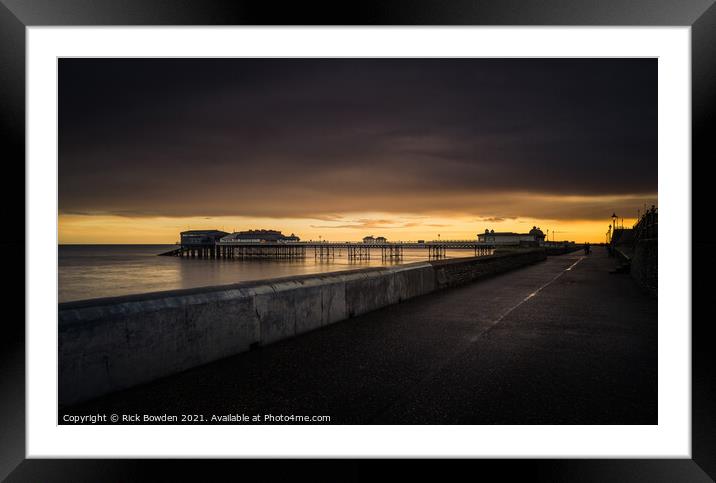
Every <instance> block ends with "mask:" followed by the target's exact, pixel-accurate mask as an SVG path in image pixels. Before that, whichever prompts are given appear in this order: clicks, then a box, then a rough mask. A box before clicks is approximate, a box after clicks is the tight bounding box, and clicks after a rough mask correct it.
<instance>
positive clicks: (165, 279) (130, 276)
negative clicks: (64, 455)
mask: <svg viewBox="0 0 716 483" xmlns="http://www.w3.org/2000/svg"><path fill="white" fill-rule="evenodd" d="M174 248H176V246H175V245H60V246H59V247H58V272H59V273H58V277H59V280H58V284H59V294H58V295H59V302H70V301H76V300H86V299H93V298H101V297H114V296H118V295H129V294H138V293H146V292H158V291H162V290H175V289H182V288H195V287H207V286H212V285H226V284H231V283H236V282H246V281H253V280H265V279H269V278H276V277H285V276H291V275H303V274H314V273H325V272H334V271H339V270H352V269H356V268H365V267H378V266H386V265H398V264H402V263H411V262H417V261H422V260H427V259H428V252H427V250H425V249H405V250H404V251H403V257H402V258H401V259H400V260H382V259H381V256H380V250H378V249H375V250H373V253H372V257H371V259H370V260H351V259H348V258H347V254H346V251H345V250H340V251H337V252H336V256H335V258H332V259H320V258H314V256H313V250H312V249H307V251H306V258H304V259H295V260H237V259H234V260H223V259H220V260H207V259H198V258H194V259H192V258H180V257H160V256H158V255H159V254H160V253H164V252H167V251H169V250H173V249H174ZM471 256H474V253H473V251H472V250H448V251H447V253H446V258H459V257H471Z"/></svg>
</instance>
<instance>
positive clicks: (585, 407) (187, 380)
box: [66, 247, 657, 424]
mask: <svg viewBox="0 0 716 483" xmlns="http://www.w3.org/2000/svg"><path fill="white" fill-rule="evenodd" d="M614 266H615V262H614V260H613V259H610V258H608V257H607V255H606V252H605V250H603V249H602V248H598V247H595V248H594V249H593V252H592V254H591V255H589V256H587V257H585V256H583V255H582V253H581V252H576V253H575V254H570V255H563V256H558V257H549V258H548V259H547V261H544V262H540V263H538V264H536V265H532V266H529V267H525V268H522V269H519V270H515V271H512V272H509V273H506V274H503V275H500V276H497V277H494V278H491V279H488V280H484V281H480V282H476V283H472V284H470V285H467V286H463V287H459V288H455V289H450V290H446V291H443V292H438V293H434V294H430V295H426V296H423V297H420V298H417V299H413V300H409V301H407V302H404V303H401V304H398V305H394V306H391V307H387V308H384V309H381V310H378V311H375V312H372V313H369V314H365V315H362V316H359V317H356V318H353V319H349V320H347V321H343V322H340V323H337V324H334V325H332V326H329V327H325V328H323V329H320V330H317V331H313V332H310V333H307V334H304V335H301V336H299V337H296V338H294V339H291V340H286V341H282V342H279V343H276V344H273V345H270V346H267V347H263V348H259V349H256V350H254V351H251V352H248V353H244V354H240V355H238V356H234V357H231V358H227V359H223V360H221V361H217V362H215V363H212V364H208V365H206V366H202V367H199V368H196V369H192V370H189V371H186V372H183V373H181V374H178V375H175V376H170V377H167V378H164V379H162V380H159V381H156V382H153V383H150V384H146V385H143V386H138V387H136V388H133V389H129V390H126V391H123V392H120V393H116V394H114V395H110V396H107V397H103V398H100V399H96V400H94V401H91V402H89V403H86V404H83V405H81V406H77V407H74V408H68V409H67V410H66V412H67V413H70V414H80V413H86V412H96V411H99V412H105V413H140V414H142V413H146V414H164V413H167V414H184V413H189V414H204V415H211V414H217V415H218V414H229V413H231V414H235V413H245V414H269V413H270V414H274V415H279V414H283V415H289V414H295V415H328V416H330V417H331V423H333V424H656V423H657V303H656V299H654V298H650V297H648V296H647V295H645V294H644V293H642V292H641V291H640V290H639V288H638V287H637V286H636V284H635V283H634V282H633V281H632V279H631V278H630V277H629V276H628V275H615V274H610V273H609V271H610V270H612V269H613V268H614Z"/></svg>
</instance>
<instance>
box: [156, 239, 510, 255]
mask: <svg viewBox="0 0 716 483" xmlns="http://www.w3.org/2000/svg"><path fill="white" fill-rule="evenodd" d="M497 246H499V245H497V244H495V243H486V242H479V241H474V240H448V241H429V242H411V241H405V242H403V241H397V242H386V243H362V242H310V241H309V242H261V243H256V242H237V241H222V240H215V241H208V242H206V243H204V244H186V245H184V244H182V245H181V246H179V247H178V248H175V249H173V250H170V251H168V252H165V253H161V254H160V255H162V256H175V257H185V258H207V259H227V260H230V259H241V260H243V259H276V260H281V259H301V258H306V257H307V256H313V257H314V258H319V259H332V258H335V257H336V255H338V256H340V255H341V254H342V252H343V251H344V250H345V253H346V256H347V257H348V259H351V260H370V259H371V258H372V257H374V256H378V255H380V257H381V259H401V258H403V253H404V252H403V251H404V250H405V249H413V250H415V249H419V250H425V252H426V253H427V256H428V258H430V259H440V258H445V256H446V253H447V251H448V250H465V251H467V252H468V253H469V254H470V255H473V256H476V257H479V256H484V255H490V254H492V253H493V252H494V250H495V248H496V247H497ZM466 256H469V255H466Z"/></svg>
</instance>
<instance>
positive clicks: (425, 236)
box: [58, 213, 636, 244]
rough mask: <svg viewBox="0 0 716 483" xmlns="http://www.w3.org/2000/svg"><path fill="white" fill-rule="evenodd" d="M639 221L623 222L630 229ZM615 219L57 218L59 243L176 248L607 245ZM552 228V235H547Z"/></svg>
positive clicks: (399, 216) (373, 216)
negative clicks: (204, 236)
mask: <svg viewBox="0 0 716 483" xmlns="http://www.w3.org/2000/svg"><path fill="white" fill-rule="evenodd" d="M635 221H636V219H635V218H624V222H623V223H624V226H625V227H631V226H632V225H633V223H634V222H635ZM610 223H611V219H609V218H605V219H604V220H545V219H533V218H516V219H505V220H489V219H486V220H482V219H476V217H474V216H465V215H454V216H449V215H440V216H435V215H432V216H431V215H424V216H423V215H414V214H386V213H359V214H349V215H345V217H340V218H339V219H333V220H330V221H326V220H319V219H312V218H299V219H296V218H286V219H280V218H249V217H186V218H171V217H123V216H113V215H66V214H61V215H60V216H59V218H58V234H59V237H58V242H59V244H173V243H175V242H176V241H177V240H178V239H179V232H181V231H184V230H189V229H194V230H198V229H220V230H224V231H227V232H232V231H239V230H247V229H257V228H269V229H276V230H280V231H282V232H283V233H284V234H290V233H295V234H296V235H298V236H299V237H300V238H301V240H303V241H308V240H318V239H321V240H327V241H358V240H360V239H362V238H363V237H364V236H366V235H374V236H385V237H386V238H387V239H388V240H389V241H391V240H392V241H399V240H403V241H408V240H419V239H422V240H436V239H438V238H439V239H441V240H467V239H474V238H476V236H477V234H478V233H482V232H484V231H485V229H494V230H495V231H511V232H518V233H526V232H528V231H529V230H530V229H531V228H532V226H538V227H540V228H541V229H542V231H544V232H545V234H547V233H549V239H550V240H555V241H560V240H569V241H575V242H577V243H583V242H591V243H600V242H603V241H605V239H606V232H607V229H608V226H609V224H610ZM548 230H549V232H548Z"/></svg>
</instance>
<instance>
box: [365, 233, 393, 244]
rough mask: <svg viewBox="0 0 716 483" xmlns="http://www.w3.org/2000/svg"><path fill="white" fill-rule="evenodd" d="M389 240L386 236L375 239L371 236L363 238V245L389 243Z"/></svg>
mask: <svg viewBox="0 0 716 483" xmlns="http://www.w3.org/2000/svg"><path fill="white" fill-rule="evenodd" d="M387 242H388V239H387V238H385V237H384V236H378V237H374V236H373V235H369V236H366V237H363V243H387Z"/></svg>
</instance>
